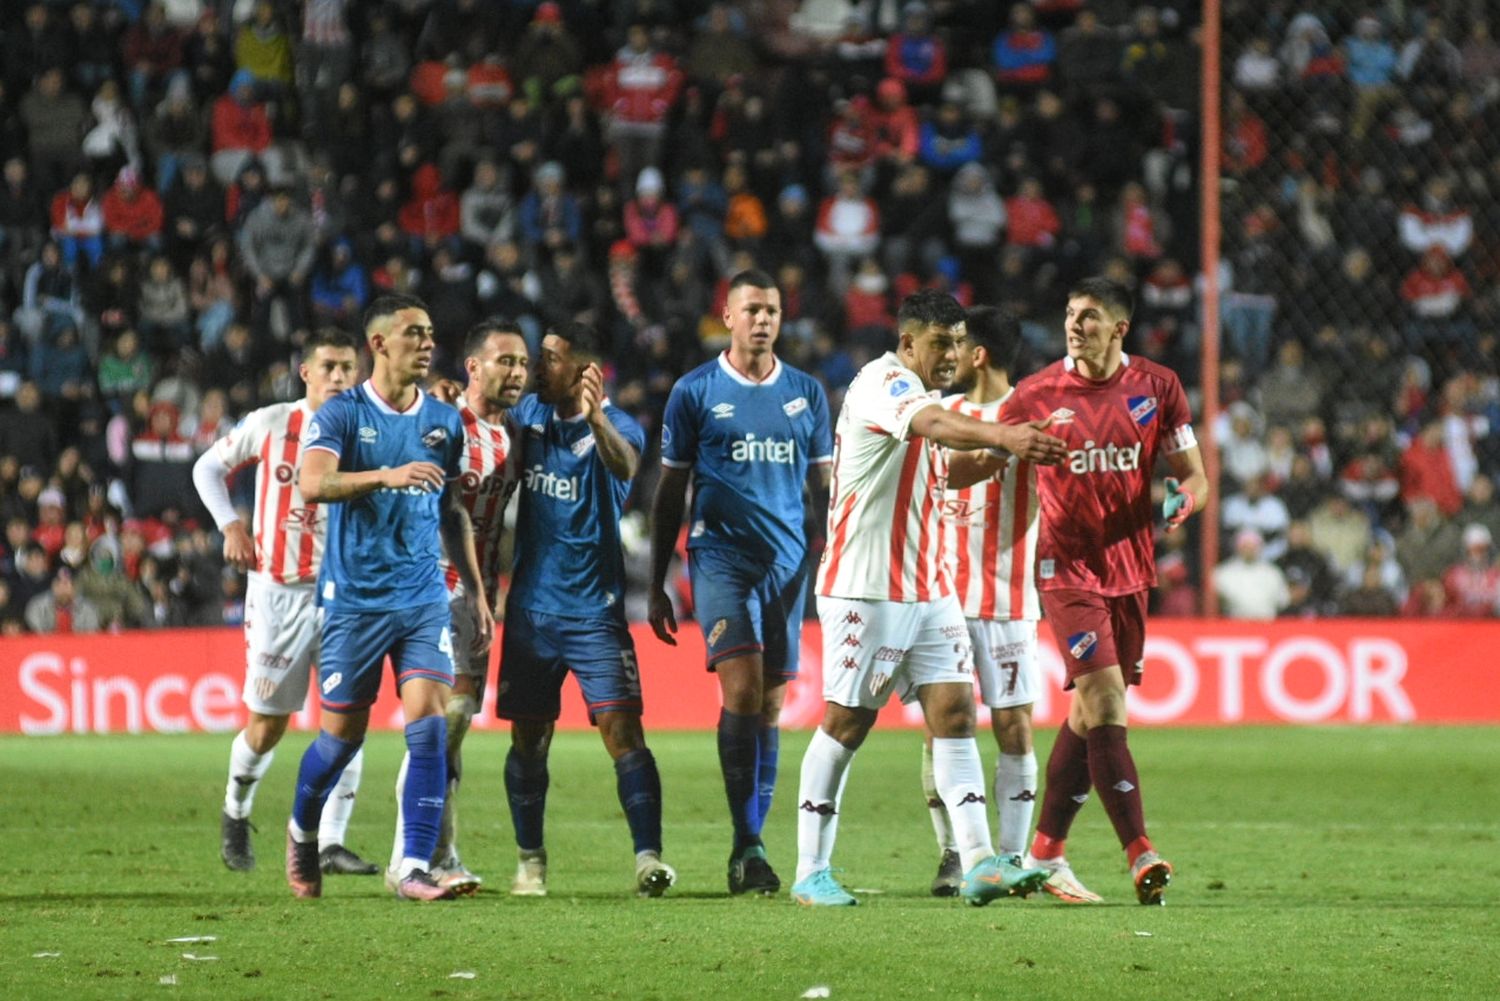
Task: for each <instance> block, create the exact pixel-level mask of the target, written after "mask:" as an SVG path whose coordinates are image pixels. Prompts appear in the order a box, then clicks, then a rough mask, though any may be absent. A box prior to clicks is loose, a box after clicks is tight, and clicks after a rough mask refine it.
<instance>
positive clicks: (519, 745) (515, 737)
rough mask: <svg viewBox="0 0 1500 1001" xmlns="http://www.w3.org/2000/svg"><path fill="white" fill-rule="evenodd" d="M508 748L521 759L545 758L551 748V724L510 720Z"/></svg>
mask: <svg viewBox="0 0 1500 1001" xmlns="http://www.w3.org/2000/svg"><path fill="white" fill-rule="evenodd" d="M510 746H511V747H512V748H513V749H514V750H515V752H516V753H517V754H519V755H520V756H521V757H523V758H545V757H547V752H548V750H550V749H551V747H552V724H551V723H536V722H532V721H529V720H512V721H511V724H510Z"/></svg>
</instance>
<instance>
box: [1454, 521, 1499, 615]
mask: <svg viewBox="0 0 1500 1001" xmlns="http://www.w3.org/2000/svg"><path fill="white" fill-rule="evenodd" d="M1493 543H1494V539H1493V538H1492V537H1491V536H1490V530H1489V529H1487V528H1485V527H1484V526H1483V525H1478V524H1474V525H1466V526H1464V534H1463V556H1462V558H1460V559H1459V561H1458V562H1457V563H1454V564H1453V565H1452V566H1451V567H1449V568H1448V570H1447V572H1445V573H1444V574H1443V588H1444V590H1445V591H1446V592H1447V594H1448V614H1450V615H1456V616H1459V617H1462V618H1492V617H1494V615H1495V614H1496V612H1497V609H1500V567H1497V566H1496V565H1495V558H1494V554H1493Z"/></svg>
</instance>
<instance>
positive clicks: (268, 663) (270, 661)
mask: <svg viewBox="0 0 1500 1001" xmlns="http://www.w3.org/2000/svg"><path fill="white" fill-rule="evenodd" d="M255 659H256V660H258V661H260V666H261V667H268V668H270V669H272V670H273V671H285V670H286V669H287V668H289V667H291V666H292V658H290V657H288V656H286V655H285V654H279V653H263V654H261V655H260V656H258V657H256V658H255ZM272 687H273V688H274V687H275V684H274V683H273V684H272Z"/></svg>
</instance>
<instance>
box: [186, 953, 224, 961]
mask: <svg viewBox="0 0 1500 1001" xmlns="http://www.w3.org/2000/svg"><path fill="white" fill-rule="evenodd" d="M182 958H183V959H191V960H192V961H193V962H195V963H213V962H216V961H217V960H218V958H219V957H218V956H199V955H197V954H196V953H192V952H184V953H183V954H182Z"/></svg>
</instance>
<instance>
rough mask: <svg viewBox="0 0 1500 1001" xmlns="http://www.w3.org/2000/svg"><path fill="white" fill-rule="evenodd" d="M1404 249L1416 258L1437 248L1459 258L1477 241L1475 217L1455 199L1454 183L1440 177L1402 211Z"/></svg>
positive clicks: (1445, 177) (1402, 244)
mask: <svg viewBox="0 0 1500 1001" xmlns="http://www.w3.org/2000/svg"><path fill="white" fill-rule="evenodd" d="M1399 224H1400V225H1399V228H1400V234H1401V246H1403V247H1405V248H1406V249H1407V250H1408V251H1410V252H1411V253H1412V254H1415V255H1423V254H1426V253H1427V252H1428V251H1429V250H1432V249H1433V248H1434V247H1437V248H1441V249H1442V250H1443V251H1444V252H1445V253H1446V254H1447V256H1448V257H1450V258H1459V257H1462V256H1463V255H1464V254H1465V253H1467V252H1468V249H1469V247H1470V246H1471V245H1472V244H1473V242H1474V217H1473V215H1472V214H1471V213H1470V212H1469V210H1468V209H1467V208H1464V207H1462V206H1460V205H1458V204H1457V202H1456V201H1455V199H1454V192H1453V182H1452V180H1451V179H1449V178H1448V177H1447V176H1446V175H1444V174H1436V175H1434V176H1433V177H1431V178H1429V179H1428V180H1427V182H1426V183H1425V184H1424V185H1423V186H1422V193H1421V197H1420V198H1419V199H1418V200H1417V201H1416V202H1410V203H1407V204H1406V205H1404V206H1403V207H1402V209H1401V215H1400V219H1399Z"/></svg>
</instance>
